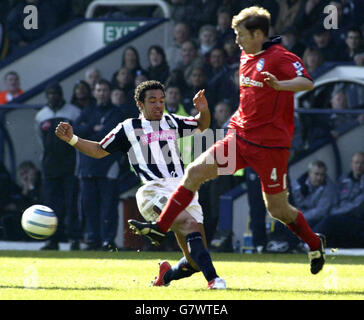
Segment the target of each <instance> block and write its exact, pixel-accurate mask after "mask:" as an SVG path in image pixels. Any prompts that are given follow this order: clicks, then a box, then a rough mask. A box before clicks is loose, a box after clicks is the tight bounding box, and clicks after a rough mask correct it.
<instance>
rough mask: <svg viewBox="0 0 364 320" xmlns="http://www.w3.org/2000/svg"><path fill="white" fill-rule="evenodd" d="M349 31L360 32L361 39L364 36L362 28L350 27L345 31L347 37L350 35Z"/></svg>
mask: <svg viewBox="0 0 364 320" xmlns="http://www.w3.org/2000/svg"><path fill="white" fill-rule="evenodd" d="M349 32H355V33H359V37H360V39H362V38H363V35H362V33H361V30H360V29H359V28H357V27H351V28H350V29H348V30H347V31H346V33H345V37H347V36H348V35H349Z"/></svg>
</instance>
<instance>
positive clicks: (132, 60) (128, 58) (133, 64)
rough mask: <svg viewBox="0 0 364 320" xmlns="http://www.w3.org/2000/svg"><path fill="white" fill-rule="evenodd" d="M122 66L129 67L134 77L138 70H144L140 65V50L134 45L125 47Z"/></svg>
mask: <svg viewBox="0 0 364 320" xmlns="http://www.w3.org/2000/svg"><path fill="white" fill-rule="evenodd" d="M121 67H125V68H126V69H128V70H129V71H130V73H131V75H132V77H133V80H134V78H135V75H136V72H137V71H138V70H143V68H142V66H141V65H140V59H139V53H138V50H137V49H135V48H134V47H133V46H128V47H126V48H125V49H124V52H123V56H122V58H121Z"/></svg>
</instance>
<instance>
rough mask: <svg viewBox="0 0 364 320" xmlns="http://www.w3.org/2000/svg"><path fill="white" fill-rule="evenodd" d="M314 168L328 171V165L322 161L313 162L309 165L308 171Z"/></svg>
mask: <svg viewBox="0 0 364 320" xmlns="http://www.w3.org/2000/svg"><path fill="white" fill-rule="evenodd" d="M313 167H316V168H320V169H325V170H326V169H327V166H326V163H325V162H323V161H321V160H313V161H311V162H310V163H309V165H308V169H309V170H312V168H313Z"/></svg>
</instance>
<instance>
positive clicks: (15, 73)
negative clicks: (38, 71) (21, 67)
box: [4, 71, 19, 79]
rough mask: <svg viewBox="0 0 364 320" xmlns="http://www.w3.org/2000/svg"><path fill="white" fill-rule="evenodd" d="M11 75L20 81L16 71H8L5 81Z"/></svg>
mask: <svg viewBox="0 0 364 320" xmlns="http://www.w3.org/2000/svg"><path fill="white" fill-rule="evenodd" d="M10 75H12V76H16V77H17V78H18V79H19V75H18V73H17V72H15V71H8V72H7V73H5V76H4V79H6V78H7V77H8V76H10Z"/></svg>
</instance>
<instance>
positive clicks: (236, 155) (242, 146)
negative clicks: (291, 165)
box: [209, 132, 289, 194]
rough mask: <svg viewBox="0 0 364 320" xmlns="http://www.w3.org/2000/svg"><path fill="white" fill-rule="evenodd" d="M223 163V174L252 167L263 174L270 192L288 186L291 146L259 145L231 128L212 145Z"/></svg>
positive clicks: (267, 191)
mask: <svg viewBox="0 0 364 320" xmlns="http://www.w3.org/2000/svg"><path fill="white" fill-rule="evenodd" d="M209 151H210V152H213V156H214V159H215V161H216V162H217V165H218V166H219V175H224V174H233V173H234V172H235V171H237V170H239V169H241V168H245V167H251V168H252V169H253V170H254V171H255V172H256V173H257V174H258V176H259V178H260V181H261V185H262V190H263V191H264V192H265V193H268V194H276V193H280V192H282V191H284V190H287V187H288V181H287V168H288V159H289V150H288V149H285V148H266V147H258V146H256V145H254V144H251V143H249V142H246V141H244V140H242V139H241V138H240V137H237V136H236V135H235V134H234V133H232V132H228V134H227V135H226V136H225V138H224V139H222V140H219V141H217V142H216V143H215V144H214V145H212V146H211V147H210V149H209Z"/></svg>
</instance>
